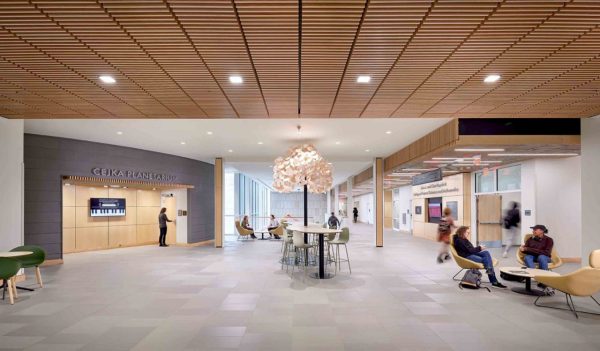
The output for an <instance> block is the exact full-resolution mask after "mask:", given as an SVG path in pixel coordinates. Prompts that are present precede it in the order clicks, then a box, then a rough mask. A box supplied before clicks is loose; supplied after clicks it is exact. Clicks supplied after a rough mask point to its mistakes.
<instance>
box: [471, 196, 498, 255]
mask: <svg viewBox="0 0 600 351" xmlns="http://www.w3.org/2000/svg"><path fill="white" fill-rule="evenodd" d="M477 238H478V242H479V243H481V242H485V243H487V245H488V246H490V247H500V246H502V195H479V196H477Z"/></svg>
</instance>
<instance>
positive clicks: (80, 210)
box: [75, 207, 108, 228]
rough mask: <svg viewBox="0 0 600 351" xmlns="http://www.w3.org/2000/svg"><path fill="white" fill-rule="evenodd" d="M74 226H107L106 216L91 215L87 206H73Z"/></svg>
mask: <svg viewBox="0 0 600 351" xmlns="http://www.w3.org/2000/svg"><path fill="white" fill-rule="evenodd" d="M75 227H77V228H88V227H108V217H91V216H90V209H89V207H75Z"/></svg>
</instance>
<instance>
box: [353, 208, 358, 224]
mask: <svg viewBox="0 0 600 351" xmlns="http://www.w3.org/2000/svg"><path fill="white" fill-rule="evenodd" d="M352 214H353V215H354V223H356V222H358V208H356V207H355V208H354V209H353V210H352Z"/></svg>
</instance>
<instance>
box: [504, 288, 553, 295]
mask: <svg viewBox="0 0 600 351" xmlns="http://www.w3.org/2000/svg"><path fill="white" fill-rule="evenodd" d="M511 290H512V291H514V292H516V293H518V294H523V295H531V296H546V293H545V292H543V291H542V290H537V289H527V288H512V289H511Z"/></svg>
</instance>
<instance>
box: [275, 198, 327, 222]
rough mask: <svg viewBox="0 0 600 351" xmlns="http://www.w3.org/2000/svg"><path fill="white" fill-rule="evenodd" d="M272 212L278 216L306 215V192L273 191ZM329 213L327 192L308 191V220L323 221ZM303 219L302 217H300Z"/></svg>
mask: <svg viewBox="0 0 600 351" xmlns="http://www.w3.org/2000/svg"><path fill="white" fill-rule="evenodd" d="M271 213H272V214H274V215H275V217H277V218H283V217H284V216H285V215H287V214H290V215H292V217H300V218H301V217H303V216H304V192H293V193H277V192H274V191H273V192H271ZM326 213H327V198H326V197H325V194H311V193H308V217H309V218H308V221H309V222H316V223H323V221H324V216H325V214H326ZM298 220H299V221H302V220H301V219H298Z"/></svg>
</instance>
